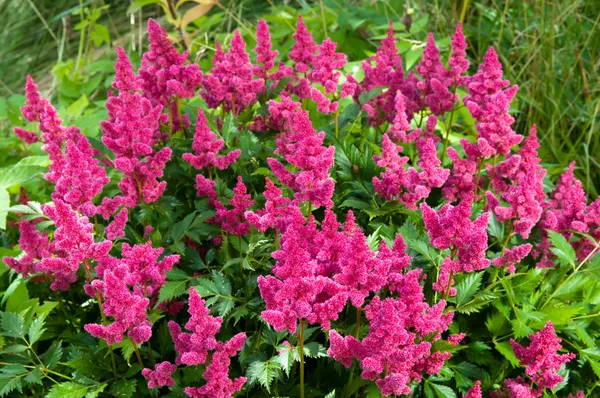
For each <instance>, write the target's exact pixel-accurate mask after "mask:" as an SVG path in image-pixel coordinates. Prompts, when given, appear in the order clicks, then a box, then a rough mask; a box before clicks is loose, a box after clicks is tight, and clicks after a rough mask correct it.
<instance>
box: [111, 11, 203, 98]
mask: <svg viewBox="0 0 600 398" xmlns="http://www.w3.org/2000/svg"><path fill="white" fill-rule="evenodd" d="M148 42H149V44H148V51H147V52H145V53H144V55H143V56H142V66H141V67H140V69H139V71H138V74H139V76H140V79H141V81H142V83H141V87H140V88H141V90H142V92H143V93H144V96H145V97H146V98H149V99H150V100H151V101H152V104H153V105H158V104H160V105H161V106H162V107H163V108H164V107H167V106H169V104H171V103H173V102H174V101H176V100H177V99H179V98H191V97H193V96H194V95H195V91H196V88H197V87H198V85H199V84H200V79H201V77H202V72H200V68H199V67H198V65H196V64H189V65H184V63H185V61H186V60H187V57H188V53H187V52H184V53H182V54H179V52H178V51H177V49H176V48H175V46H173V43H171V40H169V37H168V35H167V31H166V30H165V29H164V28H162V27H161V26H160V25H159V24H158V23H157V22H156V21H155V20H154V19H152V18H150V19H149V20H148ZM115 88H117V87H115ZM134 89H135V88H134Z"/></svg>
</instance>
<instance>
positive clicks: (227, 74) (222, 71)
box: [200, 30, 265, 115]
mask: <svg viewBox="0 0 600 398" xmlns="http://www.w3.org/2000/svg"><path fill="white" fill-rule="evenodd" d="M264 86H265V81H264V80H263V79H262V78H259V79H253V68H252V63H250V57H249V56H248V53H247V52H246V43H244V40H243V39H242V35H241V34H240V32H239V30H236V31H235V32H234V34H233V38H232V39H231V48H230V50H229V52H228V53H224V52H223V51H222V50H221V46H220V44H218V43H217V53H216V54H215V56H214V58H213V68H212V69H211V71H210V74H208V75H206V74H205V75H203V76H202V88H201V90H200V95H202V98H204V100H205V101H206V103H207V104H208V107H209V108H217V107H219V106H223V109H224V110H225V112H230V111H231V112H232V113H233V114H234V115H239V114H240V113H241V112H242V111H243V110H244V109H246V108H247V107H248V106H250V105H252V104H254V103H255V102H256V95H257V94H258V93H260V92H262V91H264Z"/></svg>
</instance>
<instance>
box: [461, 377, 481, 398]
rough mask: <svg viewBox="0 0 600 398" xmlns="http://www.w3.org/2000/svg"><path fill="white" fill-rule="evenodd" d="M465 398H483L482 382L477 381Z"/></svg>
mask: <svg viewBox="0 0 600 398" xmlns="http://www.w3.org/2000/svg"><path fill="white" fill-rule="evenodd" d="M463 398H481V381H480V380H477V381H476V382H475V384H473V387H472V388H471V389H470V390H469V391H468V392H467V393H466V394H465V395H463Z"/></svg>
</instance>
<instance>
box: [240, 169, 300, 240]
mask: <svg viewBox="0 0 600 398" xmlns="http://www.w3.org/2000/svg"><path fill="white" fill-rule="evenodd" d="M265 181H266V188H265V192H264V196H265V198H266V199H267V200H266V203H265V207H264V209H260V210H257V211H256V212H254V211H247V212H245V213H244V217H245V218H246V220H247V221H248V222H249V223H250V224H251V225H252V226H253V227H254V228H256V229H258V230H259V231H261V232H265V231H266V230H267V229H269V228H273V229H275V230H276V231H277V232H278V233H279V234H283V233H285V231H286V230H287V229H288V228H290V227H292V228H293V227H295V226H298V225H302V224H304V222H305V221H306V220H305V219H304V215H303V214H302V211H301V210H300V208H299V207H298V202H297V201H295V200H291V199H290V198H287V197H285V196H283V195H282V191H281V189H279V188H277V186H276V185H275V184H274V183H273V181H271V180H270V179H269V178H265Z"/></svg>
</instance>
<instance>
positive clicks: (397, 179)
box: [373, 130, 450, 209]
mask: <svg viewBox="0 0 600 398" xmlns="http://www.w3.org/2000/svg"><path fill="white" fill-rule="evenodd" d="M420 133H421V131H420V130H419V131H418V134H420ZM435 142H436V141H435V139H434V138H425V139H423V138H419V139H417V143H416V144H417V150H418V151H419V161H418V162H417V165H418V166H419V167H420V168H421V170H422V171H420V172H419V171H417V169H415V168H414V167H409V168H408V169H406V168H405V166H404V165H405V164H406V163H407V162H408V160H409V158H408V157H407V156H403V157H400V156H399V155H398V153H399V152H401V151H402V150H403V148H402V147H401V146H398V145H396V144H394V143H393V142H392V141H391V139H390V137H389V136H388V134H387V133H386V134H384V135H383V141H382V152H381V157H379V156H374V157H373V159H374V160H375V164H377V166H379V167H383V168H385V171H384V172H383V173H381V174H380V176H379V177H373V187H374V188H375V192H376V193H377V194H378V195H379V196H382V197H384V198H385V199H386V200H392V199H396V198H397V199H398V201H400V202H401V203H403V204H404V205H405V206H406V207H407V208H409V209H416V204H417V202H419V201H420V200H422V199H426V198H427V197H428V196H429V194H430V192H431V188H433V187H441V186H442V185H443V184H444V183H445V182H446V179H447V178H448V175H449V174H450V170H447V169H444V168H443V167H440V165H441V160H440V159H438V157H437V152H436V149H435Z"/></svg>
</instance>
